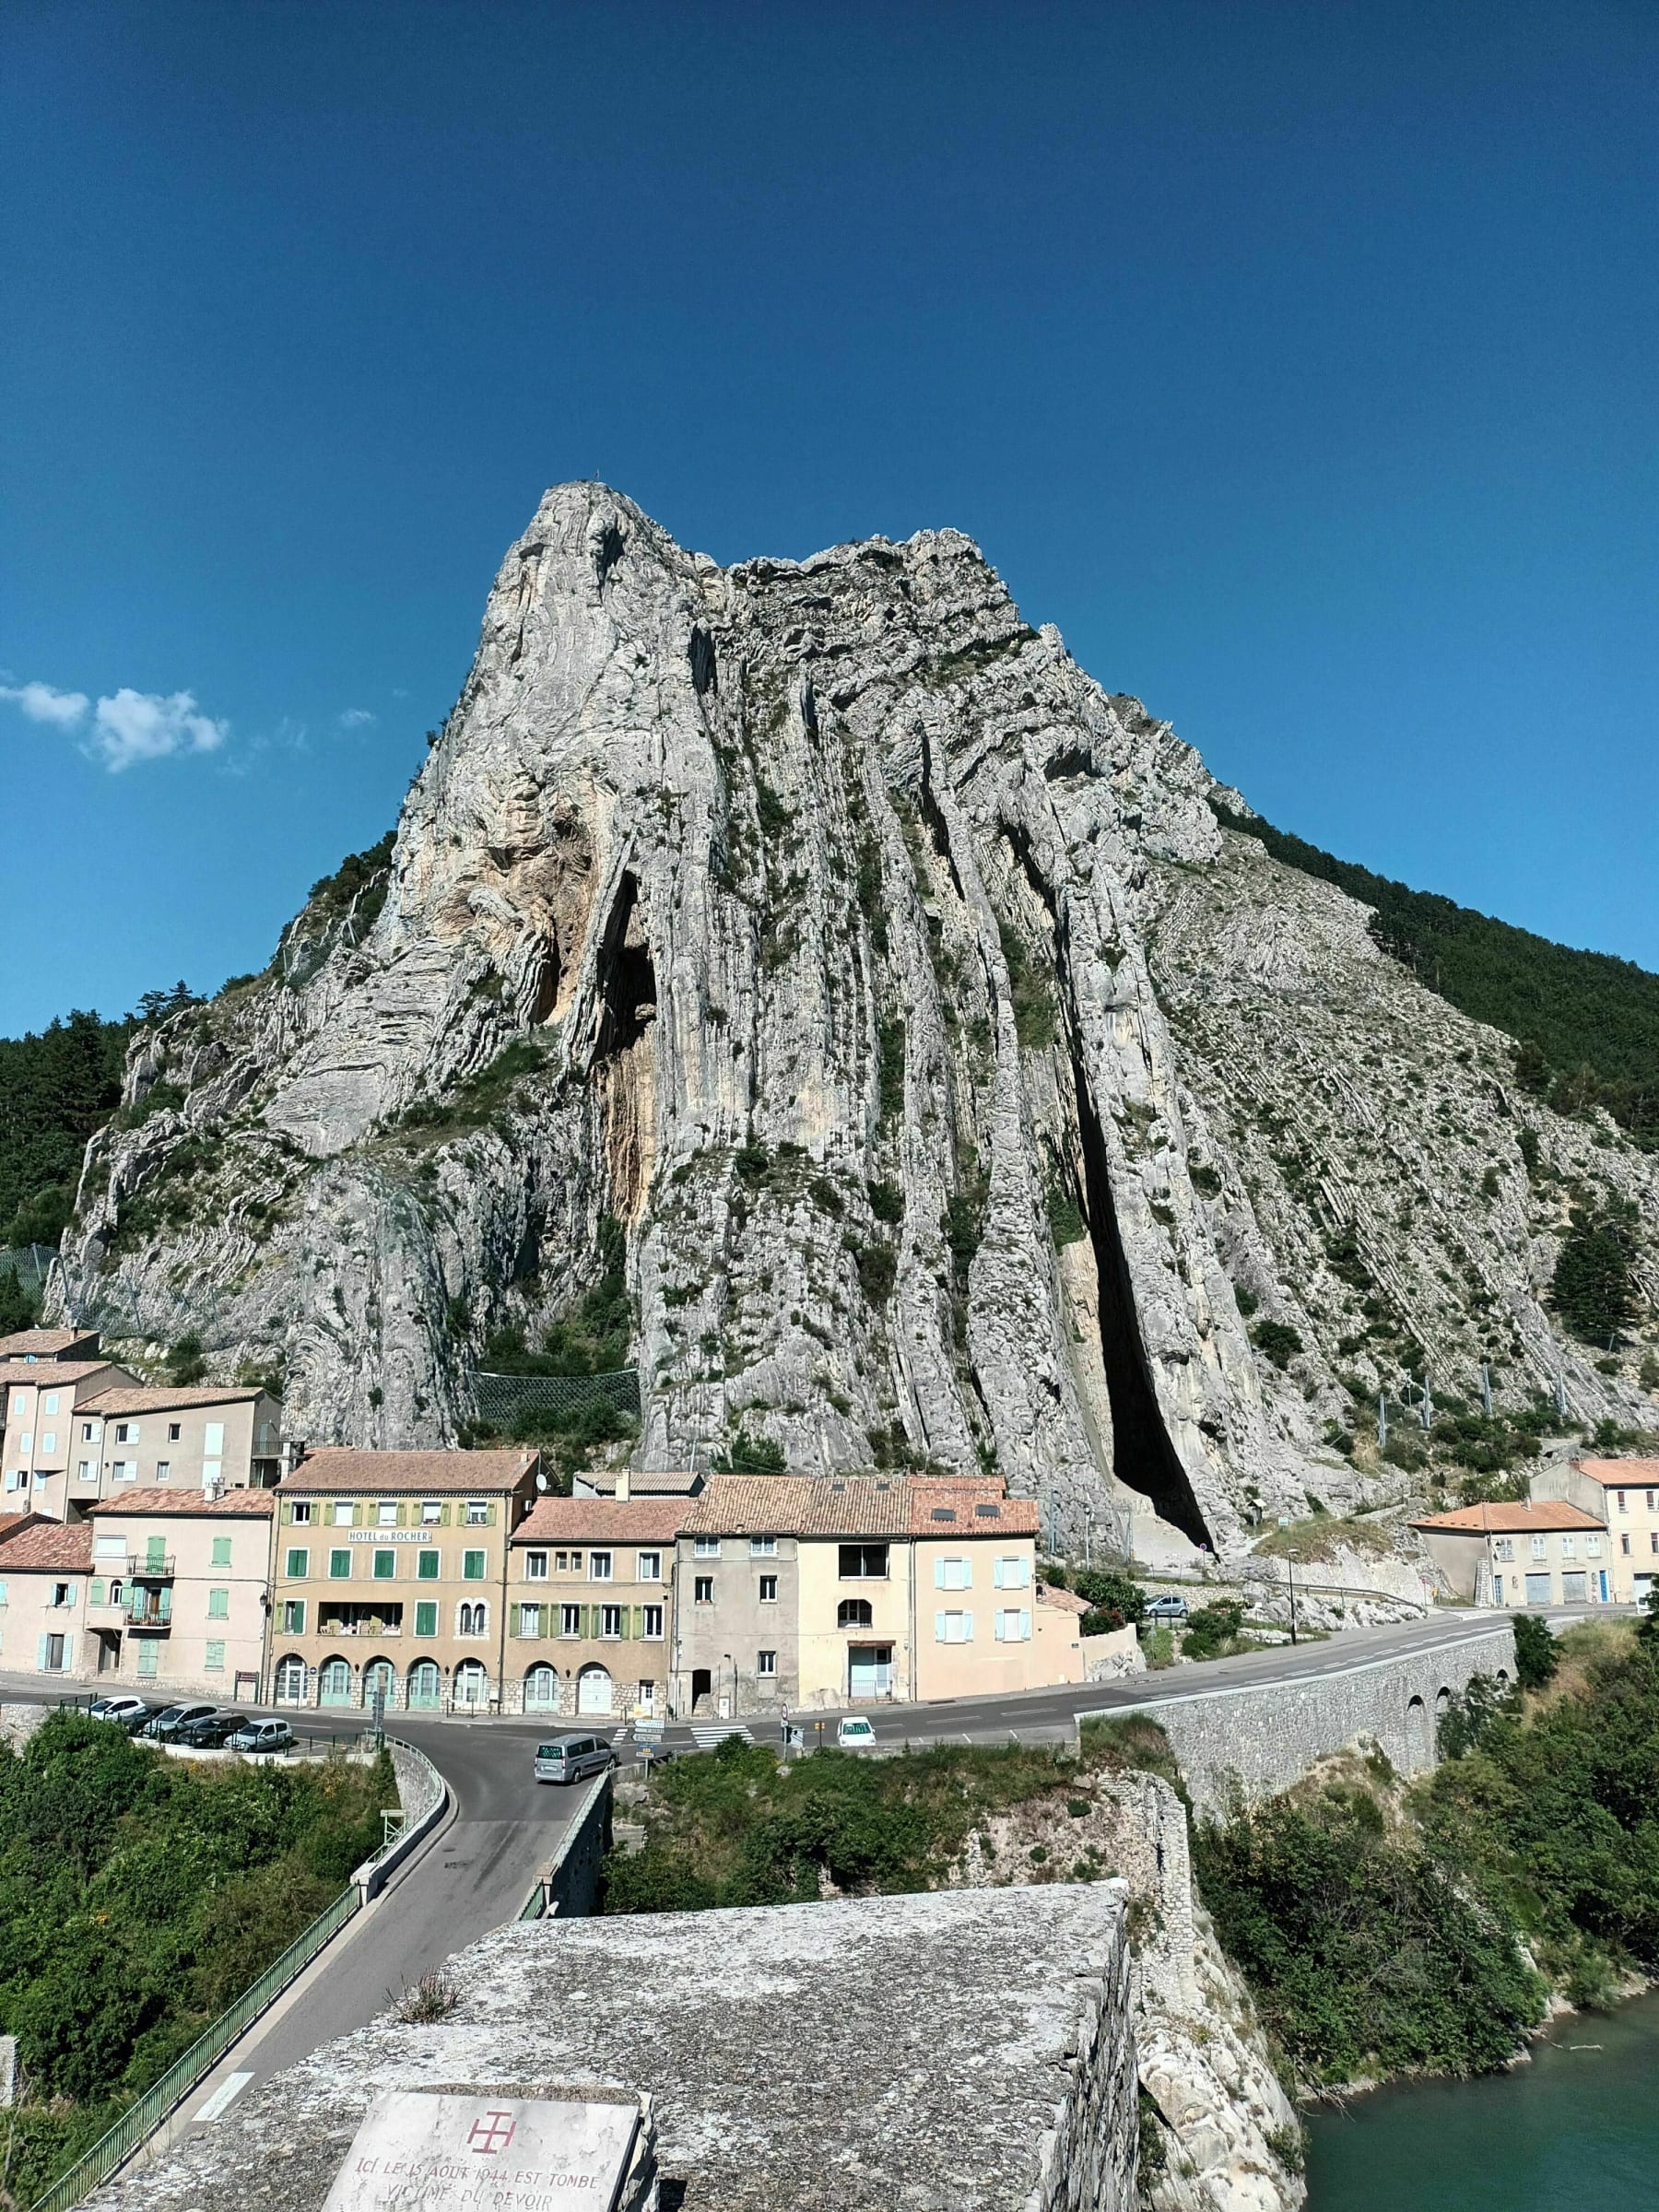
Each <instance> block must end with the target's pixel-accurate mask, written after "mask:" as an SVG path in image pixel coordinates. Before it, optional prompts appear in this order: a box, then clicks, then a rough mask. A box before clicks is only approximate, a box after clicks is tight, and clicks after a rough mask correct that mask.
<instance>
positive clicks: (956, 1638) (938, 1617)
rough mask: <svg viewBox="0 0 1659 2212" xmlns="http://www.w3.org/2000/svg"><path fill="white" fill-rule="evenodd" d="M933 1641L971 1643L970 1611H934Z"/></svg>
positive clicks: (971, 1617)
mask: <svg viewBox="0 0 1659 2212" xmlns="http://www.w3.org/2000/svg"><path fill="white" fill-rule="evenodd" d="M934 1641H935V1643H971V1642H972V1641H973V1616H972V1614H971V1613H935V1615H934Z"/></svg>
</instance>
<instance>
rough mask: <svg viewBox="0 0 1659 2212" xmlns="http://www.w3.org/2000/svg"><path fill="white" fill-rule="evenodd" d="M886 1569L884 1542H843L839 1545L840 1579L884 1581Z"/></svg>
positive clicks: (886, 1556) (847, 1580) (844, 1580)
mask: <svg viewBox="0 0 1659 2212" xmlns="http://www.w3.org/2000/svg"><path fill="white" fill-rule="evenodd" d="M887 1571H888V1547H887V1546H886V1545H885V1544H843V1545H842V1546H841V1581H842V1582H843V1583H847V1582H861V1581H863V1582H869V1581H876V1582H885V1581H886V1580H887Z"/></svg>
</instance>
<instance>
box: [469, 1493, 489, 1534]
mask: <svg viewBox="0 0 1659 2212" xmlns="http://www.w3.org/2000/svg"><path fill="white" fill-rule="evenodd" d="M488 1521H489V1500H488V1499H487V1498H469V1499H468V1500H467V1501H466V1525H467V1527H468V1528H483V1527H485V1526H487V1525H488Z"/></svg>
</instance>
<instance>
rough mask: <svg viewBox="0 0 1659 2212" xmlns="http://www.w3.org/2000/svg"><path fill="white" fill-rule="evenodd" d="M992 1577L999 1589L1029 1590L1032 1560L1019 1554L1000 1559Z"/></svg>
mask: <svg viewBox="0 0 1659 2212" xmlns="http://www.w3.org/2000/svg"><path fill="white" fill-rule="evenodd" d="M991 1579H992V1581H993V1583H994V1585H995V1587H996V1588H997V1589H998V1590H1029V1589H1030V1586H1031V1562H1030V1559H1020V1558H1018V1556H1016V1557H1014V1558H1007V1557H1005V1558H1003V1559H998V1560H997V1561H996V1563H995V1565H994V1568H993V1570H992V1578H991Z"/></svg>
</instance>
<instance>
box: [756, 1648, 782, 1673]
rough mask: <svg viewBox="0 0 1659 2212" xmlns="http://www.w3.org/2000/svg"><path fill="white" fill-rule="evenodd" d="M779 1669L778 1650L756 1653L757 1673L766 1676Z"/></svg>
mask: <svg viewBox="0 0 1659 2212" xmlns="http://www.w3.org/2000/svg"><path fill="white" fill-rule="evenodd" d="M777 1671H778V1654H777V1653H776V1652H757V1653H755V1672H756V1674H757V1675H759V1676H762V1677H765V1676H767V1675H775V1674H776V1673H777Z"/></svg>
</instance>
